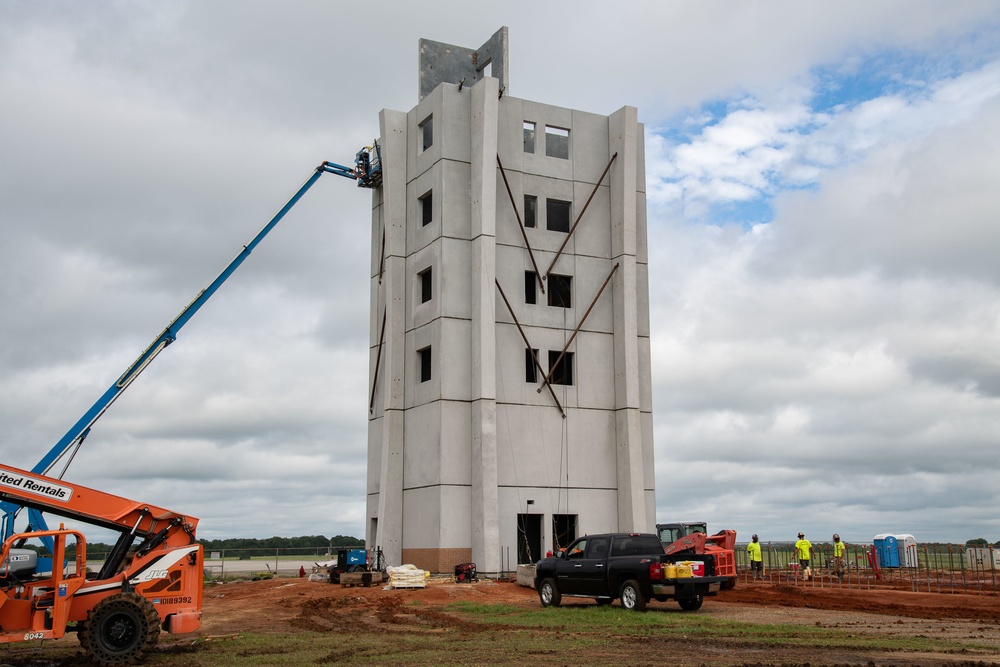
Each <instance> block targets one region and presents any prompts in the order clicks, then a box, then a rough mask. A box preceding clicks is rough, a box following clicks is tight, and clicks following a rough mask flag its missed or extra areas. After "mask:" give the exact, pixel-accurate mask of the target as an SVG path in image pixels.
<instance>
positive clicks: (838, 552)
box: [833, 533, 847, 581]
mask: <svg viewBox="0 0 1000 667" xmlns="http://www.w3.org/2000/svg"><path fill="white" fill-rule="evenodd" d="M846 553H847V544H845V543H844V542H841V541H840V535H838V534H837V533H834V534H833V573H834V574H835V575H836V576H837V579H839V580H840V581H843V580H844V556H845V554H846Z"/></svg>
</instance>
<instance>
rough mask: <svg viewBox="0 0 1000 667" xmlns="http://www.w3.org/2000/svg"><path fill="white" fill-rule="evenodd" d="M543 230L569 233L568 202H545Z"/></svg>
mask: <svg viewBox="0 0 1000 667" xmlns="http://www.w3.org/2000/svg"><path fill="white" fill-rule="evenodd" d="M545 228H546V229H548V230H549V231H550V232H566V233H569V202H568V201H562V200H560V199H546V200H545Z"/></svg>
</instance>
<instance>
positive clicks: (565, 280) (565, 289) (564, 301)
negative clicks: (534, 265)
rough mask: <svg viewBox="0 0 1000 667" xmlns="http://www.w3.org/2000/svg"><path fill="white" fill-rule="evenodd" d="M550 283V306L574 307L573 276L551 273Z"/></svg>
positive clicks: (547, 292) (548, 292)
mask: <svg viewBox="0 0 1000 667" xmlns="http://www.w3.org/2000/svg"><path fill="white" fill-rule="evenodd" d="M548 285H549V289H548V290H546V294H548V297H549V305H550V306H555V307H556V308H572V307H573V277H572V276H558V275H556V274H554V273H550V274H549V279H548Z"/></svg>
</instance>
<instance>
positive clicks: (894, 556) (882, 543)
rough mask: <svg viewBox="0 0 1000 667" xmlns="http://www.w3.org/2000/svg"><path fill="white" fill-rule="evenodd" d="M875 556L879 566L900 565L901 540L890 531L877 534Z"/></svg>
mask: <svg viewBox="0 0 1000 667" xmlns="http://www.w3.org/2000/svg"><path fill="white" fill-rule="evenodd" d="M874 545H875V556H876V557H877V558H878V566H879V567H899V540H897V539H896V536H895V535H892V534H890V533H881V534H879V535H876V536H875V539H874Z"/></svg>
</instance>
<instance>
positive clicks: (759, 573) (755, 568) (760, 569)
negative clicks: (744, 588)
mask: <svg viewBox="0 0 1000 667" xmlns="http://www.w3.org/2000/svg"><path fill="white" fill-rule="evenodd" d="M747 555H748V556H749V557H750V573H751V574H752V575H753V579H754V581H757V577H760V578H761V579H763V578H764V561H763V559H762V558H761V555H760V542H759V541H758V539H757V534H756V533H754V536H753V539H752V540H751V541H750V543H749V544H747Z"/></svg>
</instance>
